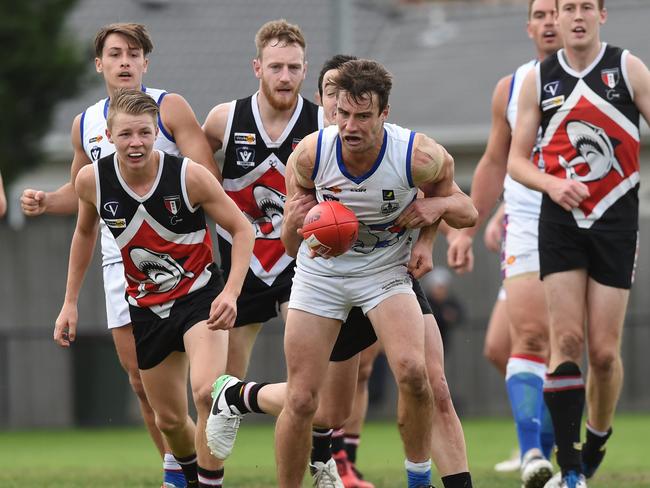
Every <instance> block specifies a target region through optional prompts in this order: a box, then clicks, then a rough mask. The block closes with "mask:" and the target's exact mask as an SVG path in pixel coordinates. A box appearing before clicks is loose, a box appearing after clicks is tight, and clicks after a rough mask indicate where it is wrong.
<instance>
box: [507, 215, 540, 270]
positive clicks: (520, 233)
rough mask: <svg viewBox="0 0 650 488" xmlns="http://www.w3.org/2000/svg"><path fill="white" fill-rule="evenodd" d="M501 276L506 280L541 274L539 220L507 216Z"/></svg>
mask: <svg viewBox="0 0 650 488" xmlns="http://www.w3.org/2000/svg"><path fill="white" fill-rule="evenodd" d="M505 222H506V223H505V237H504V245H503V253H502V255H501V276H502V278H503V279H504V280H507V279H508V278H513V277H515V276H519V275H522V274H526V273H537V274H539V241H538V227H539V220H538V219H531V218H527V217H519V216H513V215H506V217H505Z"/></svg>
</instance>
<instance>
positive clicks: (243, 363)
mask: <svg viewBox="0 0 650 488" xmlns="http://www.w3.org/2000/svg"><path fill="white" fill-rule="evenodd" d="M261 329H262V324H250V325H245V326H241V327H235V328H233V329H230V330H229V331H228V365H227V369H228V371H227V372H228V374H231V375H234V376H237V377H238V378H242V377H244V376H246V372H247V370H248V363H249V362H250V357H251V354H252V352H253V347H254V346H255V340H256V339H257V335H258V334H259V332H260V330H261Z"/></svg>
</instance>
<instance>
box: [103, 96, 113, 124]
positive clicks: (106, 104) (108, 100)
mask: <svg viewBox="0 0 650 488" xmlns="http://www.w3.org/2000/svg"><path fill="white" fill-rule="evenodd" d="M110 102H111V99H110V98H107V99H106V101H105V102H104V119H106V117H108V104H109V103H110Z"/></svg>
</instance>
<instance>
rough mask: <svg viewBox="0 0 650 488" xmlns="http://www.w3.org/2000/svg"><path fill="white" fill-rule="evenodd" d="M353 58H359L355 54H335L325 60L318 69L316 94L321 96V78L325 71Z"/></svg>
mask: <svg viewBox="0 0 650 488" xmlns="http://www.w3.org/2000/svg"><path fill="white" fill-rule="evenodd" d="M355 59H359V58H357V57H356V56H350V55H349V54H335V55H334V56H332V57H331V58H329V59H328V60H327V61H325V63H324V64H323V67H322V68H321V70H320V73H319V74H318V94H319V95H320V96H321V98H323V78H324V77H325V73H327V72H328V71H329V70H331V69H339V67H340V66H341V65H342V64H343V63H347V62H348V61H354V60H355Z"/></svg>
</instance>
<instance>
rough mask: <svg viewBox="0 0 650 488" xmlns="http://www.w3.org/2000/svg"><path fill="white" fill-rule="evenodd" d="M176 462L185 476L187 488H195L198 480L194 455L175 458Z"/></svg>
mask: <svg viewBox="0 0 650 488" xmlns="http://www.w3.org/2000/svg"><path fill="white" fill-rule="evenodd" d="M174 458H176V462H177V463H178V464H180V466H181V469H182V470H183V475H184V476H185V482H186V483H187V488H197V487H198V486H199V478H198V474H197V468H198V466H197V464H196V454H191V455H189V456H185V457H182V458H179V457H176V456H174Z"/></svg>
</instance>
